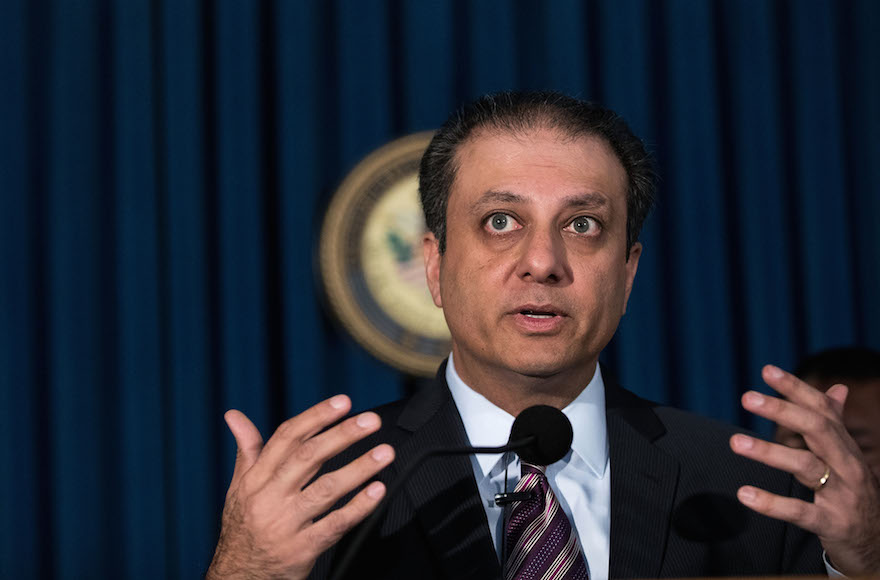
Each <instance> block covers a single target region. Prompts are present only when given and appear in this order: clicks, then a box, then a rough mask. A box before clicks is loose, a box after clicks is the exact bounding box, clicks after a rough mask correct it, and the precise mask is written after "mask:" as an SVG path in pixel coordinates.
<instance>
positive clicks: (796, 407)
mask: <svg viewBox="0 0 880 580" xmlns="http://www.w3.org/2000/svg"><path fill="white" fill-rule="evenodd" d="M762 374H763V377H764V380H765V381H766V383H767V384H768V385H770V386H771V387H772V388H773V389H775V390H776V391H777V392H779V393H780V394H782V395H784V396H785V397H786V398H785V399H781V398H776V397H768V396H765V395H762V394H760V393H757V392H755V391H749V392H747V393H745V394H744V395H743V397H742V404H743V407H744V408H745V409H746V410H748V411H751V412H752V413H755V414H756V415H760V416H761V417H764V418H766V419H769V420H771V421H774V422H776V423H778V424H779V425H782V426H784V427H787V428H789V429H791V430H792V431H795V432H796V433H800V434H801V435H802V436H803V438H804V441H805V442H806V444H807V449H792V448H790V447H786V446H784V445H780V444H778V443H770V442H767V441H762V440H760V439H755V438H753V437H749V436H747V435H742V434H738V435H734V436H733V437H732V438H731V440H730V446H731V448H732V449H733V451H734V452H736V453H738V454H740V455H742V456H744V457H748V458H751V459H754V460H756V461H760V462H761V463H764V464H766V465H769V466H771V467H775V468H778V469H782V470H785V471H787V472H789V473H791V474H793V475H794V476H795V477H796V478H797V479H798V481H800V482H801V483H802V484H804V485H805V486H807V487H809V488H811V489H813V490H814V491H815V493H814V499H813V502H806V501H802V500H799V499H795V498H790V497H782V496H779V495H775V494H772V493H769V492H767V491H765V490H762V489H758V488H755V487H752V486H743V487H741V488H740V489H739V492H738V497H739V499H740V501H741V502H742V503H743V504H745V505H746V506H747V507H749V508H751V509H753V510H755V511H756V512H758V513H761V514H764V515H767V516H770V517H773V518H777V519H780V520H785V521H787V522H791V523H793V524H795V525H797V526H800V527H801V528H804V529H805V530H808V531H810V532H812V533H814V534H816V535H817V536H818V537H819V540H820V541H821V542H822V547H823V548H825V552H826V554H827V556H828V559H829V560H830V562H831V564H832V566H834V567H835V568H836V569H837V570H839V571H840V572H842V573H844V574H847V575H864V574H876V573H877V572H880V483H878V481H877V478H876V477H875V476H874V475H873V474H872V472H871V469H870V468H869V467H868V465H867V463H866V462H865V459H864V457H863V455H862V452H861V450H860V449H859V447H858V445H856V442H855V441H853V439H852V437H850V435H849V433H847V431H846V429H845V428H844V425H843V404H844V402H845V401H846V396H847V392H848V390H847V388H846V387H845V386H844V385H835V386H833V387H831V388H830V389H829V390H828V391H827V392H826V393H822V392H820V391H818V390H816V389H814V388H812V387H811V386H809V385H807V384H806V383H804V382H802V381H801V380H800V379H798V378H797V377H795V376H794V375H791V374H789V373H786V372H784V371H782V370H781V369H779V368H777V367H774V366H769V365H768V366H765V367H764V369H763V372H762Z"/></svg>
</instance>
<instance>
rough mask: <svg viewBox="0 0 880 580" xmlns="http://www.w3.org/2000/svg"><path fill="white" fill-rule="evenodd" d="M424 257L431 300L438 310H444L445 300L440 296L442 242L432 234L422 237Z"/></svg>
mask: <svg viewBox="0 0 880 580" xmlns="http://www.w3.org/2000/svg"><path fill="white" fill-rule="evenodd" d="M422 257H423V258H424V259H425V278H427V280H428V290H429V291H430V292H431V298H433V299H434V304H436V305H437V307H438V308H443V299H442V297H441V296H440V265H441V262H442V260H443V256H441V255H440V241H439V240H438V239H437V237H436V236H434V234H433V233H432V232H428V233H426V234H425V235H424V236H423V237H422Z"/></svg>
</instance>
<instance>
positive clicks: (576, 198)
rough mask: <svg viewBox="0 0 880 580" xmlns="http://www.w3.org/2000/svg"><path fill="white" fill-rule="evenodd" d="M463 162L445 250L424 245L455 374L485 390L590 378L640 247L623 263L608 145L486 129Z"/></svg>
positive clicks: (619, 199) (619, 176)
mask: <svg viewBox="0 0 880 580" xmlns="http://www.w3.org/2000/svg"><path fill="white" fill-rule="evenodd" d="M457 160H458V162H459V169H458V172H457V174H456V178H455V182H454V184H453V186H452V190H451V194H450V198H449V204H448V208H447V214H446V219H447V230H446V231H447V245H446V252H445V254H443V255H440V254H439V248H438V245H437V240H436V239H434V237H433V236H431V235H429V236H428V237H427V238H426V240H425V258H426V266H427V274H428V285H429V287H430V290H431V294H432V296H433V298H434V302H435V304H437V305H438V306H441V307H442V308H443V310H444V315H445V317H446V321H447V323H448V325H449V329H450V332H451V334H452V351H453V355H454V358H455V365H456V369H457V370H458V372H459V374H460V375H461V376H462V378H463V379H464V380H465V382H467V383H469V384H471V386H472V387H474V388H477V389H478V385H479V382H480V380H481V379H483V378H486V377H496V378H497V377H503V376H510V374H509V373H516V374H518V375H524V376H528V377H554V376H556V375H559V374H560V373H562V374H565V375H568V376H572V377H574V378H576V379H577V380H583V381H587V380H589V378H590V376H591V374H592V372H593V369H594V368H595V366H594V365H595V364H596V361H597V358H598V356H599V353H600V351H601V350H602V349H603V348H604V347H605V345H606V344H607V343H608V341H609V340H610V339H611V337H612V335H613V334H614V331H615V329H616V328H617V325H618V322H619V321H620V317H621V316H622V315H623V313H624V311H625V310H626V302H627V299H628V297H629V293H630V289H631V287H632V282H633V278H634V277H635V273H636V268H637V266H638V259H639V254H640V252H641V246H640V245H638V244H636V245H635V246H634V247H633V248H632V250H631V252H630V256H629V259H628V260H627V258H626V188H627V177H626V172H625V171H624V169H623V167H622V165H621V164H620V162H619V161H618V159H617V158H616V156H615V155H614V153H613V152H612V151H611V149H610V148H609V147H608V146H607V145H606V144H605V142H604V141H602V140H600V139H598V138H593V137H582V138H577V139H572V138H568V137H566V136H564V135H562V134H560V133H559V132H557V131H554V130H550V129H537V130H534V131H532V132H529V133H528V134H525V135H521V134H520V135H510V134H504V133H497V132H483V133H479V134H477V135H475V136H473V137H471V138H470V139H469V140H468V141H466V142H465V143H464V144H463V145H462V146H461V148H460V149H459V152H458V157H457ZM585 384H586V382H583V383H581V384H580V387H581V388H582V387H583V385H585ZM478 390H479V389H478Z"/></svg>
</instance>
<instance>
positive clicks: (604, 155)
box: [209, 93, 880, 579]
mask: <svg viewBox="0 0 880 580" xmlns="http://www.w3.org/2000/svg"><path fill="white" fill-rule="evenodd" d="M653 187H654V175H653V169H652V165H651V162H650V158H649V156H648V155H647V153H646V152H645V150H644V147H643V145H642V143H641V142H640V141H639V140H638V139H637V138H636V137H635V136H634V135H632V133H631V132H630V130H629V128H628V127H627V126H626V125H625V123H624V122H623V121H622V120H621V119H620V118H619V117H617V116H616V115H614V114H613V113H612V112H610V111H608V110H606V109H603V108H601V107H597V106H594V105H590V104H587V103H583V102H580V101H576V100H574V99H569V98H567V97H563V96H560V95H556V94H542V93H526V94H504V95H497V96H493V97H486V98H483V99H481V100H479V101H477V102H476V103H474V104H472V105H470V106H468V107H466V108H464V109H463V110H462V111H460V112H459V113H457V114H456V115H454V116H453V117H452V118H450V120H449V121H447V123H446V124H445V125H444V127H443V128H442V129H441V130H440V131H439V132H438V134H437V135H436V136H435V138H434V139H433V141H432V143H431V145H430V146H429V148H428V151H427V152H426V153H425V156H424V158H423V161H422V166H421V169H420V192H421V195H422V204H423V208H424V210H425V215H426V221H427V224H428V227H429V229H430V230H431V233H430V234H428V235H426V237H425V240H424V255H425V263H426V274H427V280H428V285H429V288H430V290H431V294H432V296H433V298H434V302H435V303H436V304H437V306H438V307H441V308H443V311H444V315H445V317H446V320H447V323H448V326H449V329H450V333H451V335H452V355H451V358H450V362H449V365H448V366H447V367H445V368H443V369H441V372H440V374H439V376H438V379H437V383H436V385H435V387H434V388H431V389H427V390H425V391H424V392H421V393H419V394H417V395H416V396H415V397H413V398H412V399H411V400H409V401H404V402H400V403H395V404H392V405H390V406H387V407H385V408H382V409H379V410H377V411H376V412H368V413H364V414H361V415H359V416H357V417H353V418H349V419H346V420H343V421H341V422H340V423H338V424H337V425H335V426H332V427H330V428H327V427H328V426H330V425H332V424H333V423H334V422H336V421H338V420H339V419H341V418H342V417H343V416H344V414H345V413H347V411H348V410H349V408H350V401H349V400H348V398H347V397H344V396H337V397H334V398H332V399H330V400H328V401H326V402H324V403H321V404H319V405H317V406H315V407H313V408H312V409H309V410H307V411H305V412H304V413H302V414H301V415H299V416H297V417H294V418H292V419H290V420H288V421H286V422H285V423H284V424H282V425H281V427H279V429H278V430H277V431H276V433H275V434H274V435H273V436H272V438H271V439H270V440H269V441H268V442H267V443H266V444H265V446H264V445H263V442H262V439H261V437H260V435H259V433H258V432H257V431H256V429H255V428H254V426H253V425H252V424H251V423H250V421H248V420H247V418H246V417H245V416H244V415H243V414H241V413H239V412H237V411H230V412H229V413H227V416H226V418H227V422H228V424H229V427H230V429H231V430H232V432H233V434H234V435H235V438H236V441H237V442H238V446H239V455H238V458H237V460H236V469H235V472H234V474H233V478H232V483H231V484H230V488H229V493H228V494H227V502H226V506H225V508H224V515H223V529H222V531H221V537H220V540H219V542H218V546H217V551H216V553H215V557H214V561H213V562H212V566H211V569H210V570H209V577H211V578H234V577H263V576H265V577H276V576H277V577H292V578H304V577H306V576H308V575H309V574H310V573H312V572H313V573H314V576H315V577H324V576H325V575H326V574H327V573H328V570H329V569H330V568H331V567H332V564H333V562H334V560H335V556H336V553H335V552H334V551H333V549H334V546H335V545H336V544H337V543H338V542H339V540H340V539H341V538H342V537H343V536H344V535H345V534H346V533H347V532H348V531H349V530H351V529H352V527H354V526H355V525H357V523H358V522H360V521H361V520H363V518H365V517H366V516H367V515H368V514H369V513H370V512H371V511H372V510H373V509H374V508H375V506H376V505H377V504H378V502H379V501H380V500H381V498H382V497H383V495H384V494H385V489H386V488H385V483H383V481H384V482H388V481H391V480H392V479H393V478H394V475H395V473H396V472H397V469H396V468H395V467H390V468H389V467H388V466H389V465H390V464H391V462H392V461H393V459H394V455H395V453H397V455H398V461H397V462H396V463H395V466H396V465H406V464H407V462H408V461H409V460H411V459H412V457H413V456H414V455H415V454H416V453H418V452H419V451H421V450H423V449H424V448H428V447H432V446H449V445H456V444H458V445H461V444H465V443H467V442H468V441H470V442H472V443H473V442H475V440H478V439H480V438H482V437H483V436H485V430H486V426H485V424H483V423H484V421H483V420H482V419H481V418H483V417H485V418H486V419H485V423H492V422H494V423H496V424H501V423H503V422H504V421H505V420H506V418H509V419H511V420H512V417H513V416H516V415H518V414H519V413H520V412H521V411H522V410H523V409H525V408H527V407H530V406H532V405H536V404H544V405H551V406H554V407H556V408H559V409H563V411H564V412H566V414H569V415H570V416H574V417H576V419H577V420H576V421H575V422H574V423H575V425H574V428H575V443H574V444H573V447H572V449H571V450H570V451H569V454H568V455H567V456H566V458H564V459H563V460H562V461H560V462H559V464H560V465H561V467H559V468H558V470H557V471H551V470H552V469H557V468H556V467H554V466H550V467H548V468H547V470H546V475H547V478H548V480H549V482H550V487H551V488H553V491H554V492H555V494H556V495H558V496H559V501H560V503H561V504H562V508H561V509H563V510H564V511H565V515H566V517H567V519H566V520H565V521H566V522H569V523H568V528H567V529H568V532H569V533H571V534H573V537H576V538H578V541H579V544H580V545H579V546H578V548H583V551H582V552H581V555H582V556H586V567H587V569H588V571H589V574H590V576H591V577H593V578H596V579H602V578H606V577H609V576H610V577H632V576H688V575H709V574H714V575H724V574H762V573H763V574H776V573H783V572H817V571H820V570H821V569H822V568H821V549H820V548H819V546H818V542H817V541H816V538H815V537H814V536H812V535H811V534H809V533H805V532H803V531H801V530H800V529H799V528H803V529H805V530H807V531H809V532H813V533H815V534H818V538H819V540H821V543H822V548H824V549H825V551H826V553H827V556H828V558H829V559H830V561H831V563H832V564H833V565H834V566H835V567H836V568H837V569H838V570H840V571H842V572H844V573H847V574H864V573H868V572H876V571H878V570H880V554H878V551H880V549H878V545H880V531H878V526H880V517H878V513H880V490H878V485H877V482H876V480H875V479H873V477H872V476H871V474H870V471H869V470H868V469H867V467H866V466H865V464H864V461H863V459H862V457H861V456H860V455H859V452H858V449H857V448H856V447H855V445H854V443H853V442H852V439H851V438H849V437H848V436H847V435H846V432H845V430H844V429H843V428H842V426H841V420H840V417H841V412H842V408H843V402H844V400H845V398H846V389H845V388H842V389H837V390H830V391H829V392H828V393H827V394H826V395H822V394H820V393H817V392H816V391H815V390H813V389H810V388H809V387H807V386H805V385H803V384H802V383H800V382H799V381H798V380H797V379H796V378H794V377H793V376H791V375H788V374H787V373H784V372H782V371H781V370H779V369H776V368H775V367H766V368H765V369H764V378H765V380H766V381H767V383H768V384H769V385H770V386H771V387H773V388H775V389H776V390H778V391H779V392H781V393H782V394H784V395H786V397H788V401H783V400H781V399H775V398H771V397H765V396H762V395H760V394H758V393H747V394H746V395H745V396H744V397H743V405H744V406H745V407H746V408H747V409H748V410H750V411H753V412H755V413H758V414H759V415H761V416H764V417H767V418H769V419H771V420H774V421H777V422H779V423H782V424H785V425H786V426H788V427H789V428H792V429H794V430H796V431H797V432H799V433H801V434H803V435H804V437H805V440H806V441H807V443H808V446H809V449H808V450H794V449H788V448H785V447H783V446H779V445H773V444H769V443H766V442H762V441H759V440H757V439H754V438H753V437H750V436H748V435H745V434H735V435H734V434H733V431H732V430H731V429H728V428H726V427H723V426H721V425H718V424H717V423H714V422H711V421H707V420H705V419H700V418H697V417H694V416H691V415H688V414H686V413H683V412H680V411H676V410H673V409H669V408H661V407H656V406H654V405H652V404H650V403H647V402H645V401H642V400H640V399H638V398H637V397H635V396H634V395H632V394H630V393H628V392H626V391H624V390H622V389H620V388H618V387H616V386H614V385H613V384H612V383H611V381H609V380H607V379H604V378H603V377H602V372H601V370H600V369H599V367H598V357H599V353H600V352H601V350H602V349H603V348H604V347H605V345H606V344H607V343H608V341H609V340H610V339H611V337H612V335H613V334H614V332H615V330H616V328H617V325H618V323H619V320H620V317H621V316H623V314H624V312H625V309H626V303H627V299H628V297H629V293H630V289H631V288H632V284H633V280H634V278H635V274H636V270H637V268H638V260H639V256H640V254H641V244H639V242H638V234H639V230H640V228H641V224H642V222H643V221H644V219H645V216H646V215H647V213H648V211H649V209H650V205H651V200H652V195H653ZM453 363H454V364H453ZM596 407H600V409H605V412H604V413H602V412H601V411H600V412H599V413H598V414H596V413H594V414H592V415H591V414H590V413H591V412H594V411H595V409H596ZM591 409H592V410H593V411H591ZM475 417H476V418H475ZM581 417H589V419H587V420H581V419H580V418H581ZM506 434H507V433H506V432H505V433H501V435H502V436H503V437H506ZM728 442H729V445H730V447H731V448H732V449H733V451H734V452H735V453H736V454H738V455H739V456H742V457H738V455H735V454H733V453H730V450H729V448H728ZM346 450H347V451H346ZM340 454H341V455H340ZM337 455H339V457H338V458H337V459H336V460H334V461H333V462H330V463H327V462H328V461H330V460H331V459H332V458H333V457H335V456H337ZM745 458H748V459H745ZM750 460H757V461H758V462H760V463H756V462H753V461H750ZM325 463H326V464H327V465H326V466H324V465H325ZM322 466H324V469H323V471H321V475H319V476H318V477H317V478H315V476H316V475H317V474H318V473H319V471H320V470H321V469H322ZM517 466H518V464H517ZM608 466H610V472H609V471H608V470H607V469H606V467H608ZM767 466H770V467H773V468H777V469H782V470H784V471H787V472H788V473H783V472H782V471H776V470H775V469H770V468H768V467H767ZM502 467H503V468H505V469H506V468H507V467H508V466H507V465H506V464H505V465H503V466H502ZM497 468H498V464H496V465H495V466H490V468H489V469H488V471H487V470H485V469H484V467H483V466H482V465H481V464H479V463H478V462H477V461H476V460H475V459H471V458H460V459H450V460H447V461H446V462H445V463H442V464H440V463H437V462H435V463H433V464H431V465H429V466H426V468H425V469H424V470H422V471H420V472H418V473H417V474H416V475H415V476H414V477H413V479H412V480H411V481H410V482H409V483H408V484H407V490H406V492H405V493H404V494H402V495H401V496H400V497H397V498H395V500H394V501H393V502H391V504H390V506H389V510H388V512H387V514H386V515H385V516H384V519H383V521H382V523H381V525H380V527H379V529H378V531H377V532H376V533H374V534H373V536H372V537H371V538H370V539H369V540H368V542H367V544H366V546H365V547H364V549H363V550H362V551H361V552H360V553H359V556H358V559H357V560H356V563H355V568H354V570H353V572H355V573H356V575H357V577H387V578H398V577H415V576H424V577H427V578H485V577H497V576H500V574H501V564H500V560H499V558H498V552H499V551H500V550H499V545H500V544H501V543H502V542H503V537H500V536H503V535H504V531H503V530H499V526H498V524H497V521H498V518H497V512H495V511H493V506H491V505H490V504H491V501H489V500H490V498H488V497H486V496H485V495H484V493H483V492H484V490H486V489H490V488H491V486H492V485H495V483H494V482H496V477H495V476H497V475H498V473H497V471H495V470H496V469H497ZM591 473H592V475H591ZM377 474H379V480H378V481H373V482H372V483H369V484H367V485H365V486H364V484H366V483H367V482H368V481H369V480H370V479H371V478H373V477H375V476H376V475H377ZM789 474H791V475H789ZM792 476H793V477H792ZM795 478H796V479H797V480H799V481H800V482H801V483H802V484H804V485H807V486H810V487H813V488H814V490H816V492H815V500H813V499H812V498H808V497H805V496H804V495H802V494H801V491H800V488H798V487H797V486H796V484H795V483H794V479H795ZM524 479H525V478H524ZM362 486H363V487H362ZM358 490H359V491H358ZM792 495H794V496H799V495H800V497H792ZM548 497H549V496H548ZM554 497H555V496H554ZM597 498H598V499H597ZM734 498H736V499H734ZM340 500H341V501H340ZM737 500H738V501H737ZM550 501H551V500H548V502H550ZM548 505H549V503H548ZM742 505H745V506H747V507H748V508H751V509H752V510H754V512H757V513H753V512H749V511H748V510H746V509H744V508H743V507H742ZM325 514H326V515H325ZM759 514H763V515H759ZM765 516H771V517H772V518H776V519H770V518H767V517H765ZM797 526H799V527H797ZM578 551H580V550H578ZM319 558H320V560H319ZM316 562H318V563H317V566H316Z"/></svg>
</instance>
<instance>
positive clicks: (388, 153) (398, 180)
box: [320, 131, 450, 376]
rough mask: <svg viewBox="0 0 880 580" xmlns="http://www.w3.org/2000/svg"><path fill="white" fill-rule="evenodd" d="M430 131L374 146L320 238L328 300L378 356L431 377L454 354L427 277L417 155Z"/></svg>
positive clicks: (334, 203) (340, 193)
mask: <svg viewBox="0 0 880 580" xmlns="http://www.w3.org/2000/svg"><path fill="white" fill-rule="evenodd" d="M432 135H433V133H432V132H430V131H429V132H424V133H416V134H414V135H409V136H407V137H402V138H400V139H397V140H395V141H392V142H391V143H389V144H387V145H385V146H383V147H381V148H379V149H377V150H376V151H374V152H373V153H371V154H370V155H368V156H367V157H366V158H365V159H364V160H363V161H361V162H360V163H359V164H358V165H357V166H356V167H355V168H354V169H353V170H352V171H351V173H349V174H348V176H347V177H346V178H345V180H344V181H343V182H342V184H341V185H340V186H339V189H338V190H337V191H336V193H335V194H334V196H333V199H332V200H331V202H330V207H329V208H328V209H327V215H326V217H325V218H324V225H323V228H322V229H321V239H320V265H321V276H322V278H323V280H324V287H325V289H326V291H327V295H328V297H329V302H330V305H331V307H332V309H333V310H334V312H335V313H336V315H337V316H338V317H339V319H340V320H341V321H342V324H343V325H344V326H345V328H346V329H347V330H348V331H349V332H350V333H351V335H352V336H353V337H354V338H355V340H357V341H358V342H359V343H360V344H361V345H362V346H363V347H364V348H366V349H367V350H368V351H369V352H371V353H372V354H373V355H375V356H376V357H377V358H379V359H380V360H382V361H384V362H386V363H388V364H390V365H392V366H394V367H396V368H398V369H400V370H402V371H404V372H407V373H411V374H415V375H421V376H433V375H434V373H435V372H436V371H437V366H438V365H439V364H440V361H442V360H443V358H444V357H445V356H446V355H447V354H449V349H450V338H449V330H448V329H447V327H446V320H445V319H444V318H443V311H442V310H440V309H439V308H437V307H436V306H435V305H434V302H433V300H432V299H431V294H430V293H429V292H428V285H427V282H426V281H425V267H424V260H423V259H422V236H423V235H424V233H425V232H426V231H427V228H426V227H425V218H424V216H423V214H422V208H421V204H420V202H419V193H418V170H419V160H420V159H421V157H422V154H423V153H424V152H425V148H426V147H427V146H428V142H429V141H430V140H431V136H432Z"/></svg>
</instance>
